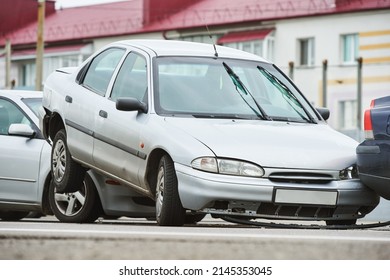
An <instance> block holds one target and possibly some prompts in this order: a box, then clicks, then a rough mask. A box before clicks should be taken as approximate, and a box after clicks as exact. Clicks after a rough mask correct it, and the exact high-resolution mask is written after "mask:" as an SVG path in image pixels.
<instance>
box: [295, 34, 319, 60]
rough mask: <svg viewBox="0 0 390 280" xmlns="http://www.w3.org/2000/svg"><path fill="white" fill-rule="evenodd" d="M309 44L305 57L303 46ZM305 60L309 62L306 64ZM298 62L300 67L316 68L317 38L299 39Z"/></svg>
mask: <svg viewBox="0 0 390 280" xmlns="http://www.w3.org/2000/svg"><path fill="white" fill-rule="evenodd" d="M304 43H305V44H306V43H307V51H306V53H305V54H304V55H303V54H302V52H303V44H304ZM303 59H305V60H306V61H307V62H306V63H304V62H305V61H304V60H303ZM298 61H299V66H300V67H314V66H315V38H314V37H307V38H299V39H298Z"/></svg>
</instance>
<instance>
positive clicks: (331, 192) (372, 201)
mask: <svg viewBox="0 0 390 280" xmlns="http://www.w3.org/2000/svg"><path fill="white" fill-rule="evenodd" d="M175 168H176V172H177V177H178V183H179V195H180V199H181V202H182V205H183V207H184V208H186V209H190V210H196V211H198V210H203V211H204V209H215V208H218V207H216V206H215V205H216V204H217V205H223V204H224V205H226V207H227V209H225V210H227V211H228V212H229V211H230V212H231V213H232V214H239V213H240V212H241V214H244V215H248V214H250V215H252V216H253V215H256V216H267V215H269V216H270V217H273V218H274V217H275V216H285V217H289V218H302V217H303V216H305V217H306V216H307V217H309V216H310V217H311V218H313V219H315V218H316V217H320V216H321V214H320V211H321V210H319V209H322V208H324V209H328V210H329V209H332V211H327V214H324V215H323V218H335V217H342V216H343V215H345V217H349V218H356V217H357V216H356V215H361V216H364V215H365V214H367V213H368V212H370V211H372V209H374V208H375V207H376V205H377V204H378V203H379V197H378V196H377V195H376V194H375V193H374V192H373V191H371V190H370V189H368V188H367V187H365V186H364V185H363V184H362V183H361V182H360V181H359V180H357V179H354V180H344V181H330V182H329V183H325V184H324V183H318V184H298V183H287V182H282V183H281V182H273V181H271V180H269V179H267V178H247V177H240V176H227V175H220V174H213V173H207V172H202V171H198V170H195V169H193V168H191V167H188V166H184V165H181V164H177V163H176V164H175ZM279 206H281V207H279ZM286 206H295V207H290V208H291V209H290V211H287V212H283V213H282V212H281V211H277V210H276V209H277V208H278V207H279V208H280V209H279V210H281V208H282V207H284V209H286ZM262 207H265V208H267V209H263V210H261V209H262ZM302 207H306V208H307V209H306V208H305V211H309V210H308V209H309V208H310V209H313V211H314V212H315V213H312V214H310V215H306V214H305V215H301V213H299V211H301V210H302ZM222 208H223V207H222ZM299 208H300V209H301V210H299V211H298V210H297V209H299ZM234 209H236V210H234ZM315 209H317V210H315ZM364 209H366V210H364ZM297 211H298V212H297ZM206 212H207V211H206ZM209 212H210V211H209ZM358 213H360V214H358Z"/></svg>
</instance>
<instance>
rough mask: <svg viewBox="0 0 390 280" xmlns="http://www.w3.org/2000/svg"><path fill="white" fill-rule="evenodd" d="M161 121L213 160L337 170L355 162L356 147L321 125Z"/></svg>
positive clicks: (326, 126) (351, 141)
mask: <svg viewBox="0 0 390 280" xmlns="http://www.w3.org/2000/svg"><path fill="white" fill-rule="evenodd" d="M165 121H166V122H167V123H169V124H171V125H173V126H175V127H176V128H178V129H180V130H182V131H185V132H186V133H187V134H190V135H191V136H192V137H194V138H196V139H197V140H198V141H200V142H202V143H203V144H204V145H206V146H207V147H208V148H210V149H211V150H212V151H213V153H214V154H215V155H216V156H217V157H223V158H236V159H242V160H245V161H250V162H254V163H257V164H259V165H261V166H263V167H273V168H298V169H317V170H324V169H325V170H341V169H343V168H346V167H348V166H349V165H351V164H353V163H355V162H356V154H355V149H356V147H357V145H358V143H357V142H356V141H355V140H353V139H351V138H349V137H347V136H345V135H343V134H341V133H339V132H337V131H335V130H333V129H332V128H330V127H329V126H328V125H327V124H323V123H321V124H306V123H305V124H302V123H287V122H277V121H255V120H253V121H252V120H220V119H218V120H217V119H192V118H174V117H172V118H166V119H165ZM199 156H201V155H199Z"/></svg>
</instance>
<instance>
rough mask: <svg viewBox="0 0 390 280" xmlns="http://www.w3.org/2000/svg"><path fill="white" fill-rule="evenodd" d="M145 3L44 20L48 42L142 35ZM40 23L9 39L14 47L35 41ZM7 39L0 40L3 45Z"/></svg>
mask: <svg viewBox="0 0 390 280" xmlns="http://www.w3.org/2000/svg"><path fill="white" fill-rule="evenodd" d="M142 4H143V0H132V1H126V2H116V3H110V4H102V5H93V6H85V7H77V8H69V9H62V10H58V11H57V12H56V13H55V14H52V15H49V16H47V17H46V18H45V29H44V37H45V42H46V43H49V42H57V41H68V40H79V39H86V38H95V37H104V36H114V35H123V34H130V33H137V32H140V31H142V29H143V25H142V13H143V11H142V7H143V5H142ZM36 31H37V23H36V22H34V23H32V24H30V25H27V26H26V27H25V28H22V29H19V30H17V31H16V32H13V33H10V34H8V35H7V37H8V38H10V40H11V43H12V44H13V45H18V44H29V43H34V42H35V41H36ZM4 39H5V38H0V45H2V44H3V42H4Z"/></svg>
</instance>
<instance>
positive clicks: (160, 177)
mask: <svg viewBox="0 0 390 280" xmlns="http://www.w3.org/2000/svg"><path fill="white" fill-rule="evenodd" d="M164 173H165V171H164V166H161V167H160V169H159V170H158V174H157V185H156V216H157V220H158V219H159V218H160V216H161V211H162V206H163V200H164V180H165V176H164Z"/></svg>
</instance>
